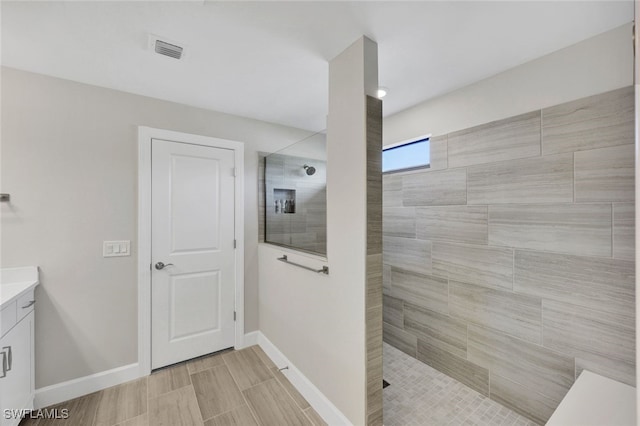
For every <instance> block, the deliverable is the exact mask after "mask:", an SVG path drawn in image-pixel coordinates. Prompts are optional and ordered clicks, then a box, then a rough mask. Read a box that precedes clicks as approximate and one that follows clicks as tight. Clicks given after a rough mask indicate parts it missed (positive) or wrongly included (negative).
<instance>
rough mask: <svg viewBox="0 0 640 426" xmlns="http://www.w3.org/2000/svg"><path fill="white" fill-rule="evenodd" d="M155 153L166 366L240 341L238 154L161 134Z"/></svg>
mask: <svg viewBox="0 0 640 426" xmlns="http://www.w3.org/2000/svg"><path fill="white" fill-rule="evenodd" d="M151 152H152V169H151V172H152V261H153V265H154V267H153V269H152V286H151V300H152V308H151V310H152V315H151V317H152V322H151V329H152V332H151V347H152V368H159V367H162V366H165V365H169V364H173V363H176V362H180V361H183V360H185V359H190V358H194V357H197V356H200V355H204V354H207V353H211V352H215V351H218V350H221V349H224V348H228V347H231V346H233V343H234V331H235V330H234V318H233V311H234V291H235V250H234V177H233V167H234V153H233V151H231V150H227V149H220V148H211V147H205V146H199V145H190V144H184V143H178V142H169V141H163V140H157V139H154V140H153V141H152V146H151ZM158 262H162V263H164V264H165V265H166V266H165V267H164V268H162V269H157V268H156V267H155V265H156V264H157V263H158Z"/></svg>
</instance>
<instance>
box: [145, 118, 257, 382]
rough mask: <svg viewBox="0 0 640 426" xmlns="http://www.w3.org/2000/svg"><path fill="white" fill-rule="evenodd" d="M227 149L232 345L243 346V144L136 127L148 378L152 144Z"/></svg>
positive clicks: (149, 356)
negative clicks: (231, 184)
mask: <svg viewBox="0 0 640 426" xmlns="http://www.w3.org/2000/svg"><path fill="white" fill-rule="evenodd" d="M152 139H162V140H166V141H175V142H178V143H188V144H192V145H201V146H208V147H212V148H222V149H230V150H233V151H234V154H235V155H234V157H235V158H234V161H235V164H234V167H235V188H234V192H235V202H234V208H235V212H234V218H235V239H236V250H235V273H236V282H235V307H234V309H235V311H236V314H237V317H236V322H235V344H234V346H235V347H236V348H241V347H243V346H244V144H243V143H242V142H236V141H231V140H227V139H218V138H213V137H209V136H200V135H193V134H189V133H181V132H174V131H172V130H164V129H156V128H152V127H145V126H138V244H137V246H138V365H139V369H140V376H146V375H149V374H151V263H152V259H151V236H152V235H151V234H152V232H151V140H152Z"/></svg>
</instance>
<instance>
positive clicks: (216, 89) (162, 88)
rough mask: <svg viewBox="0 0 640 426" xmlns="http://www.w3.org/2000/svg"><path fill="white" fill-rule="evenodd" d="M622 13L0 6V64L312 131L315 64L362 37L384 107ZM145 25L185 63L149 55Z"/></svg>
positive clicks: (554, 5)
mask: <svg viewBox="0 0 640 426" xmlns="http://www.w3.org/2000/svg"><path fill="white" fill-rule="evenodd" d="M632 18H633V2H632V1H624V2H616V1H605V2H598V1H581V2H568V1H555V2H542V1H534V2H522V1H510V2H506V1H502V2H483V1H473V2H442V1H441V2H398V1H390V2H290V1H282V2H240V1H234V2H214V1H205V2H202V1H192V2H185V1H183V2H175V3H173V2H171V3H169V2H137V1H136V2H117V3H116V2H42V3H39V2H6V1H3V2H2V64H3V65H6V66H9V67H14V68H19V69H24V70H28V71H32V72H37V73H42V74H49V75H53V76H56V77H61V78H66V79H70V80H76V81H80V82H84V83H89V84H93V85H97V86H104V87H109V88H114V89H118V90H123V91H126V92H132V93H137V94H141V95H146V96H151V97H155V98H160V99H166V100H170V101H175V102H180V103H183V104H188V105H193V106H197V107H202V108H207V109H212V110H217V111H223V112H227V113H230V114H237V115H241V116H246V117H252V118H257V119H260V120H265V121H270V122H275V123H281V124H285V125H289V126H294V127H299V128H303V129H307V130H320V129H323V128H324V127H325V117H326V114H327V91H328V90H327V89H328V87H327V80H328V61H329V60H330V59H331V58H333V57H334V56H335V55H337V54H338V53H340V52H341V51H342V50H343V49H344V48H346V47H347V46H348V45H349V44H351V43H352V42H353V41H355V40H356V39H357V38H358V37H360V36H361V35H363V34H364V35H367V36H369V37H370V38H372V39H373V40H375V41H377V42H378V45H379V64H380V65H379V68H380V70H379V81H380V84H381V85H382V86H386V87H388V88H389V90H390V91H389V95H388V96H387V97H386V98H385V102H384V112H385V115H389V114H393V113H395V112H398V111H400V110H403V109H405V108H408V107H410V106H412V105H415V104H417V103H419V102H421V101H423V100H426V99H429V98H432V97H435V96H438V95H441V94H443V93H446V92H449V91H451V90H455V89H456V88H459V87H462V86H465V85H467V84H470V83H472V82H474V81H478V80H481V79H483V78H485V77H488V76H490V75H493V74H496V73H499V72H501V71H504V70H507V69H509V68H512V67H514V66H516V65H519V64H521V63H524V62H527V61H529V60H531V59H534V58H537V57H539V56H542V55H545V54H547V53H550V52H553V51H555V50H558V49H561V48H563V47H566V46H569V45H571V44H574V43H576V42H578V41H581V40H584V39H586V38H589V37H591V36H594V35H596V34H599V33H602V32H604V31H607V30H609V29H612V28H615V27H617V26H620V25H623V24H625V23H627V22H630V21H631V20H632ZM149 33H153V34H157V35H160V36H164V37H166V38H168V39H170V40H174V41H177V42H180V43H183V44H184V45H186V47H187V50H186V55H185V58H184V60H180V61H178V60H175V59H172V58H167V57H163V56H159V55H156V54H154V53H152V52H151V51H150V50H148V48H147V44H148V34H149Z"/></svg>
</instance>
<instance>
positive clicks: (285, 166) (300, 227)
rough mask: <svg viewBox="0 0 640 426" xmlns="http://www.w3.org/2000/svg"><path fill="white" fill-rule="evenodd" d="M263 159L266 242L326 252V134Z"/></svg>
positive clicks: (320, 134)
mask: <svg viewBox="0 0 640 426" xmlns="http://www.w3.org/2000/svg"><path fill="white" fill-rule="evenodd" d="M264 161H265V164H264V170H265V185H264V188H265V194H264V200H265V212H264V214H265V242H267V243H271V244H278V245H282V246H287V247H291V248H294V249H298V250H302V251H306V252H311V253H315V254H320V255H326V253H327V163H326V136H325V134H324V133H316V134H314V135H312V136H310V137H308V138H306V139H304V140H302V141H300V142H297V143H295V144H293V145H291V146H289V147H287V148H285V149H283V150H281V151H279V152H276V153H273V154H270V155H268V156H266V157H265V159H264Z"/></svg>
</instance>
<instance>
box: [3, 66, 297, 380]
mask: <svg viewBox="0 0 640 426" xmlns="http://www.w3.org/2000/svg"><path fill="white" fill-rule="evenodd" d="M2 89H3V91H2V191H3V192H9V193H11V197H12V198H11V200H12V203H11V204H10V205H7V204H4V203H3V205H2V206H1V207H2V259H1V260H2V266H3V267H10V266H24V265H38V266H40V267H41V273H42V285H41V286H40V287H38V290H37V294H36V298H37V299H38V307H37V309H36V311H37V312H36V342H37V346H36V365H37V369H36V387H38V388H40V387H44V386H48V385H52V384H55V383H60V382H63V381H66V380H71V379H74V378H78V377H83V376H86V375H89V374H94V373H98V372H101V371H104V370H108V369H112V368H115V367H119V366H122V365H126V364H130V363H135V362H136V361H137V282H136V280H137V275H136V250H135V246H136V243H137V241H136V235H137V227H136V220H137V211H136V197H137V192H136V182H137V126H139V125H144V126H150V127H157V128H163V129H169V130H175V131H181V132H186V133H195V134H200V135H206V136H214V137H220V138H225V139H231V140H237V141H241V142H245V143H246V145H245V149H246V151H245V159H246V160H245V172H246V176H245V179H246V180H245V181H246V188H245V191H246V192H245V197H246V198H245V202H246V210H245V211H246V217H245V236H246V240H245V247H246V249H245V256H246V257H245V265H246V270H245V313H246V314H245V315H246V317H245V321H246V322H245V328H246V330H245V331H246V332H249V331H252V330H256V329H258V284H257V283H258V275H257V242H258V236H257V234H258V213H257V169H258V166H257V162H258V156H257V151H258V150H261V151H270V152H271V151H274V150H277V149H281V148H283V147H285V146H288V145H290V144H292V143H294V142H296V141H298V140H300V139H302V138H303V137H305V136H307V135H308V134H309V133H308V132H305V131H302V130H297V129H292V128H287V127H284V126H278V125H273V124H269V123H265V122H260V121H256V120H250V119H246V118H241V117H237V116H231V115H227V114H222V113H217V112H213V111H207V110H203V109H197V108H192V107H188V106H185V105H180V104H175V103H171V102H165V101H160V100H157V99H152V98H146V97H142V96H137V95H132V94H127V93H123V92H118V91H114V90H108V89H103V88H98V87H94V86H88V85H85V84H79V83H75V82H71V81H66V80H61V79H56V78H51V77H46V76H42V75H37V74H31V73H27V72H23V71H18V70H15V69H7V68H3V69H2ZM247 101H250V100H247ZM119 239H123V240H131V242H132V256H131V257H119V258H103V257H102V241H103V240H119Z"/></svg>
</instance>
